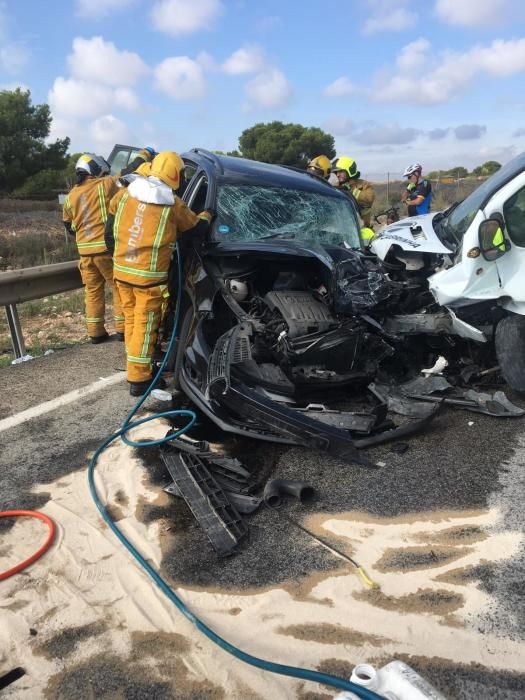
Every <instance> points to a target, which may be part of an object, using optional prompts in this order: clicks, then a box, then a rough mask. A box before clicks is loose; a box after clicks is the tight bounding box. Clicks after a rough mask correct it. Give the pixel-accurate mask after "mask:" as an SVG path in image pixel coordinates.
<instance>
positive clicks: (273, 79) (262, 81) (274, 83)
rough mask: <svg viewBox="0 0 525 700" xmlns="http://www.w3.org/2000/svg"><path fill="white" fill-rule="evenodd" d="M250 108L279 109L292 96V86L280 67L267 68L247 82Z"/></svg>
mask: <svg viewBox="0 0 525 700" xmlns="http://www.w3.org/2000/svg"><path fill="white" fill-rule="evenodd" d="M246 94H247V95H248V98H249V104H248V108H249V109H256V108H262V109H278V108H279V107H284V106H285V105H286V104H288V102H289V101H290V99H291V97H292V87H291V85H290V83H289V82H288V80H287V78H286V76H285V74H284V73H283V72H282V71H281V70H279V69H278V68H271V67H270V68H267V69H266V70H265V71H264V72H262V73H259V75H256V76H255V78H253V80H250V81H249V82H248V83H247V84H246Z"/></svg>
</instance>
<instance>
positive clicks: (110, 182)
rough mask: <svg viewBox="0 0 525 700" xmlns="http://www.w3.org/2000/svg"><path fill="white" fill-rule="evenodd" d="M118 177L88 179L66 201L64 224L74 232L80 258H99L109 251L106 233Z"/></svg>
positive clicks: (75, 188) (70, 193)
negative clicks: (95, 256)
mask: <svg viewBox="0 0 525 700" xmlns="http://www.w3.org/2000/svg"><path fill="white" fill-rule="evenodd" d="M117 180H118V176H109V177H88V178H86V179H85V180H84V182H82V183H81V184H80V185H75V186H74V187H73V189H72V190H71V191H70V192H69V194H68V195H67V197H66V199H65V201H64V210H63V220H64V221H65V222H69V223H70V224H71V228H72V229H73V231H74V232H75V238H76V242H77V247H78V252H79V253H80V255H98V254H100V253H105V252H106V251H107V248H106V244H105V243H104V229H105V227H106V221H107V220H108V206H109V200H110V199H111V197H112V196H113V195H114V194H115V192H116V191H117V184H116V183H117Z"/></svg>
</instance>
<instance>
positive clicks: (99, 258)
mask: <svg viewBox="0 0 525 700" xmlns="http://www.w3.org/2000/svg"><path fill="white" fill-rule="evenodd" d="M153 155H154V151H153V149H150V148H146V149H143V150H142V151H140V153H139V155H138V156H137V157H136V158H135V160H134V161H133V162H132V163H131V164H130V165H129V166H128V167H127V168H125V169H124V170H123V171H122V172H121V173H120V175H115V176H110V175H109V171H110V167H109V164H108V163H107V162H106V161H105V160H104V158H102V156H97V155H95V154H94V153H84V154H83V155H82V156H80V158H79V159H78V161H77V163H76V167H75V173H76V185H75V186H74V187H73V188H72V189H71V191H70V192H69V194H68V195H67V197H66V199H65V202H64V210H63V220H64V226H65V227H66V230H67V232H68V233H69V234H71V235H73V236H75V238H76V243H77V247H78V252H79V255H80V262H79V269H80V274H81V277H82V282H83V284H84V286H85V296H86V324H87V331H88V335H89V337H90V340H91V342H92V343H102V342H104V341H105V340H107V339H108V338H109V335H108V333H107V331H106V328H105V325H104V316H105V294H104V288H105V285H106V284H108V285H109V286H111V287H113V263H112V260H111V254H110V253H109V252H108V250H107V248H106V244H105V242H104V229H105V226H106V222H107V218H108V216H107V209H108V205H109V200H110V199H111V197H112V196H113V195H114V194H115V193H116V192H117V190H118V184H117V183H118V180H119V178H120V177H121V176H122V175H125V174H126V173H130V172H132V171H133V170H135V168H137V167H138V166H140V165H141V164H143V163H144V162H146V161H148V160H151V158H152V156H153ZM113 318H114V322H115V330H116V332H117V338H118V339H119V340H122V341H123V340H124V315H123V313H122V308H121V304H120V299H119V296H118V292H116V291H115V290H114V289H113Z"/></svg>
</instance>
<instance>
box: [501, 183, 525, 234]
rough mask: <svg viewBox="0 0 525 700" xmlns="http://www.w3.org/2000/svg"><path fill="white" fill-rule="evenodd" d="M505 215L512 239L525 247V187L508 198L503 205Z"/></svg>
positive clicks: (508, 231)
mask: <svg viewBox="0 0 525 700" xmlns="http://www.w3.org/2000/svg"><path fill="white" fill-rule="evenodd" d="M503 217H504V219H505V224H506V226H507V233H508V235H509V238H510V240H511V241H512V242H513V243H514V244H515V245H517V246H521V247H523V248H525V187H522V188H521V190H518V191H517V192H515V193H514V194H513V195H512V197H509V199H507V201H506V202H505V204H504V205H503Z"/></svg>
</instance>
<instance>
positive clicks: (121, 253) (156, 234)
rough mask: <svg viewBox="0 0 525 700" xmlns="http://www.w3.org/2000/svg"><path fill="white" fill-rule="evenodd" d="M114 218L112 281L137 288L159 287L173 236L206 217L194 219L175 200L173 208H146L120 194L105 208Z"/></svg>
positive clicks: (171, 246) (124, 192)
mask: <svg viewBox="0 0 525 700" xmlns="http://www.w3.org/2000/svg"><path fill="white" fill-rule="evenodd" d="M109 213H110V215H112V216H114V217H115V219H114V223H113V238H114V240H115V250H114V253H113V271H114V277H115V279H116V280H118V281H119V282H127V283H128V284H132V285H135V286H139V287H148V286H153V285H155V284H162V283H163V282H165V281H166V280H167V278H168V270H169V266H170V260H171V255H172V251H173V248H174V247H175V241H176V240H177V234H178V233H179V232H181V233H182V232H184V231H188V230H189V229H192V228H193V227H194V226H196V225H197V224H198V223H199V221H200V220H201V219H207V220H209V215H208V214H207V213H203V214H202V215H200V216H198V215H197V214H195V213H194V212H193V211H192V210H191V209H190V208H189V207H188V205H187V204H186V203H185V202H183V201H182V199H180V198H179V197H175V204H171V205H166V206H163V205H162V204H148V203H146V202H141V201H140V200H138V199H135V198H134V197H132V196H131V195H130V193H129V192H128V191H127V190H124V189H122V190H120V191H119V192H117V194H116V195H115V196H114V197H113V199H112V200H111V202H110V206H109Z"/></svg>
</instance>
